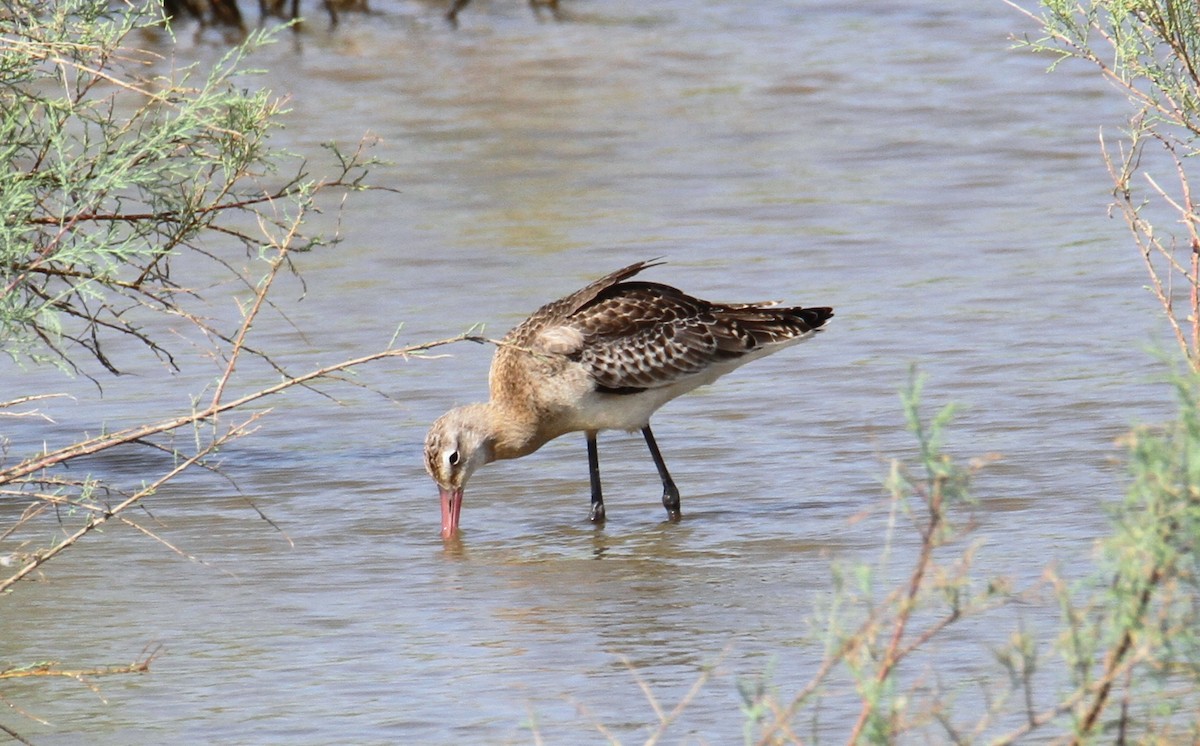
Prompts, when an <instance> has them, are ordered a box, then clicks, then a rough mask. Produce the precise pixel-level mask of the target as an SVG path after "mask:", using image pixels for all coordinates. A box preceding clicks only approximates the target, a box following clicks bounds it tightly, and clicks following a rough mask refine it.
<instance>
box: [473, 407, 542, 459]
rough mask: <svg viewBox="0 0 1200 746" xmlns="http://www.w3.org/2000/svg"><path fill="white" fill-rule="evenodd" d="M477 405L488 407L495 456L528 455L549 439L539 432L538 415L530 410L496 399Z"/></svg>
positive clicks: (494, 457) (487, 414)
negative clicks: (534, 415)
mask: <svg viewBox="0 0 1200 746" xmlns="http://www.w3.org/2000/svg"><path fill="white" fill-rule="evenodd" d="M478 406H481V407H482V408H483V409H484V411H485V417H486V419H487V423H488V433H489V435H490V438H489V440H490V441H491V444H492V460H500V459H506V458H520V457H521V456H527V455H529V454H531V453H533V452H534V451H536V450H537V449H539V448H541V447H542V446H543V445H545V443H546V441H547V440H549V439H548V438H545V437H542V435H541V433H539V431H538V426H537V421H536V418H535V417H532V416H531V413H530V412H529V411H528V410H524V409H522V408H519V407H507V406H505V405H504V404H503V403H501V402H497V401H496V400H494V399H493V400H492V401H489V402H487V403H486V404H482V405H478Z"/></svg>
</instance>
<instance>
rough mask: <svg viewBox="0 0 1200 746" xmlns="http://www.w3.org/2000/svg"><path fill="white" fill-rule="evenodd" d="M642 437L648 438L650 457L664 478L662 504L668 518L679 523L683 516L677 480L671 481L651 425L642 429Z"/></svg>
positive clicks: (659, 474)
mask: <svg viewBox="0 0 1200 746" xmlns="http://www.w3.org/2000/svg"><path fill="white" fill-rule="evenodd" d="M642 435H644V436H646V445H648V446H649V447H650V455H651V456H652V457H653V458H654V466H655V468H657V469H658V476H660V477H662V483H663V498H662V502H663V507H664V508H666V509H667V518H668V519H669V520H672V521H678V520H679V516H681V515H683V513H681V512H680V511H679V488H678V487H676V486H675V480H673V479H671V473H670V472H668V471H667V464H666V462H665V461H663V457H662V454H661V453H659V452H658V443H655V442H654V433H652V432H650V425H646V426H645V427H643V428H642Z"/></svg>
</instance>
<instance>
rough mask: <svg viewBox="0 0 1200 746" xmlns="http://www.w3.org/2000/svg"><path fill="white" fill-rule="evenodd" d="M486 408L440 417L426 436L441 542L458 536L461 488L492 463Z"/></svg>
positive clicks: (473, 406)
mask: <svg viewBox="0 0 1200 746" xmlns="http://www.w3.org/2000/svg"><path fill="white" fill-rule="evenodd" d="M492 459H493V454H492V438H491V435H490V418H489V416H488V411H487V406H486V405H483V404H470V405H468V406H465V407H459V408H457V409H451V410H450V411H449V412H447V413H446V414H444V415H442V416H441V417H439V418H438V419H437V420H436V421H435V422H434V423H433V426H432V427H430V428H429V434H428V435H426V436H425V470H426V471H428V472H429V476H431V477H433V481H435V482H437V484H438V492H439V493H441V500H442V538H443V539H452V538H454V536H455V535H456V534H457V533H458V516H459V513H460V512H461V511H462V499H463V488H465V487H466V486H467V480H468V479H470V478H471V475H472V474H474V473H475V470H476V469H478V468H479V467H481V466H483V465H484V464H486V463H488V462H490V461H492Z"/></svg>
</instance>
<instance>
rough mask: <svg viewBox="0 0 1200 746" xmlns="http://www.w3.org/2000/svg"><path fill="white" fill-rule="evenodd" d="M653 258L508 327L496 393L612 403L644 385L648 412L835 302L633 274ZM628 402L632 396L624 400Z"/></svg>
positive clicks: (556, 402) (816, 325) (798, 335)
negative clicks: (744, 297)
mask: <svg viewBox="0 0 1200 746" xmlns="http://www.w3.org/2000/svg"><path fill="white" fill-rule="evenodd" d="M650 266H654V265H653V264H652V263H649V262H638V263H636V264H632V265H630V266H628V267H625V268H623V269H620V270H618V271H616V272H613V273H611V274H609V275H607V276H605V277H603V278H601V279H599V280H597V281H596V282H593V283H591V284H590V285H588V286H587V287H585V288H583V289H581V290H579V291H577V292H575V293H572V294H571V295H569V296H567V297H565V298H562V299H559V300H557V301H553V302H551V303H548V304H546V305H544V306H542V307H541V308H540V309H538V310H537V311H535V312H534V313H533V314H532V315H531V316H530V317H529V318H528V319H526V320H525V321H524V322H522V323H521V324H520V325H518V326H517V327H516V328H514V329H513V330H512V331H510V332H509V333H508V334H507V335H506V336H505V338H504V340H503V342H502V344H501V346H500V348H499V349H498V350H497V351H496V357H495V359H494V360H493V363H492V376H491V379H492V380H491V383H492V396H493V399H500V400H505V399H507V400H509V401H521V402H523V403H524V404H526V405H528V406H531V407H536V406H538V405H539V403H544V405H545V408H546V409H562V408H563V407H568V408H569V407H571V406H575V405H576V404H575V403H576V402H578V405H579V406H584V405H585V404H587V405H589V406H593V407H595V406H609V407H617V406H619V405H617V404H614V403H612V402H611V400H609V403H608V404H607V405H605V404H604V401H606V397H633V398H637V396H636V395H638V394H643V393H645V394H646V395H645V396H643V397H641V399H642V400H643V401H644V405H643V406H640V407H639V406H634V409H637V410H638V412H637V414H638V416H640V413H641V410H648V411H647V412H646V416H647V417H648V416H649V412H652V411H653V409H656V408H657V407H658V406H661V405H662V404H663V403H665V402H666V401H669V400H670V399H672V398H674V397H675V396H678V395H679V394H681V393H684V392H685V391H688V390H690V389H692V388H695V387H696V386H699V385H702V384H704V383H709V382H711V381H713V380H715V379H716V378H718V377H719V376H721V375H723V374H724V373H727V372H729V371H730V370H733V369H734V368H736V367H739V366H740V365H742V364H744V363H745V362H749V361H750V360H753V359H756V358H758V357H762V356H763V355H766V354H770V353H771V352H774V351H775V350H778V349H781V348H782V347H785V346H789V345H791V344H794V343H797V342H800V341H801V340H803V339H806V338H808V337H810V336H812V335H813V334H814V333H816V332H817V331H818V330H819V329H820V328H821V327H822V326H823V325H824V324H825V322H826V321H827V320H828V319H829V318H830V317H831V316H832V315H833V311H832V309H829V308H802V307H791V308H780V307H777V306H775V305H773V304H770V303H757V304H756V303H748V304H721V303H711V302H709V301H705V300H701V299H699V298H695V297H693V296H690V295H687V294H686V293H684V292H682V291H680V290H678V289H676V288H673V287H671V286H669V285H663V284H659V283H654V282H643V281H628V280H629V278H630V277H632V276H633V275H636V274H637V273H638V272H640V271H642V270H643V269H646V268H647V267H650ZM595 396H599V397H600V400H595V399H594V397H595ZM627 405H634V402H633V401H629V402H624V403H622V405H620V406H627ZM629 416H630V417H633V416H634V415H629Z"/></svg>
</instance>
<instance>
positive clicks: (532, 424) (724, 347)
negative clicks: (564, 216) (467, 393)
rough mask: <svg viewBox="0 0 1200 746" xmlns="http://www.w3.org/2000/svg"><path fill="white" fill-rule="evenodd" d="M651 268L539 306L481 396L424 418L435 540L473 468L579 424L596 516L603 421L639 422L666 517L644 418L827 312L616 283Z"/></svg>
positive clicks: (673, 496)
mask: <svg viewBox="0 0 1200 746" xmlns="http://www.w3.org/2000/svg"><path fill="white" fill-rule="evenodd" d="M653 266H657V263H654V262H637V263H636V264H631V265H629V266H628V267H625V268H624V269H620V270H617V271H616V272H613V273H611V274H609V275H606V276H605V277H602V278H600V279H599V280H597V281H595V282H593V283H592V284H590V285H588V286H587V287H585V288H583V289H582V290H579V291H577V292H575V293H572V294H571V295H568V296H567V297H565V298H562V299H559V300H556V301H553V302H552V303H548V304H546V305H544V306H542V307H541V308H539V309H538V310H537V311H535V312H534V313H533V314H532V315H531V316H530V317H529V318H527V319H526V320H525V321H523V322H522V323H521V324H520V325H518V326H517V327H516V328H514V329H513V330H512V331H510V332H509V333H508V334H507V335H505V337H504V339H503V340H501V343H500V346H499V347H498V349H497V350H496V354H495V357H494V358H493V360H492V368H491V373H490V375H489V388H490V395H491V398H490V400H489V401H488V402H486V403H482V404H470V405H467V406H465V407H459V408H456V409H452V410H450V411H449V412H447V413H446V414H444V415H442V417H440V418H438V420H437V421H436V422H434V424H433V426H432V427H431V428H430V430H429V435H428V437H427V438H426V441H425V466H426V469H427V470H428V471H429V473H430V475H431V476H432V477H433V478H434V480H435V481H436V482H437V483H438V486H439V489H440V491H441V495H442V535H443V537H444V538H450V537H452V536H454V535H455V533H456V532H457V529H458V522H459V521H458V517H459V511H460V510H461V507H462V491H463V488H464V487H465V485H466V483H467V480H468V479H469V478H470V476H471V474H472V473H473V472H474V471H475V470H476V469H478V468H479V467H480V466H482V465H484V464H486V463H489V462H491V461H495V460H497V459H505V458H518V457H520V456H524V455H527V454H529V453H532V452H533V451H536V450H537V449H538V448H540V447H541V446H542V445H544V444H545V443H547V442H548V441H550V440H553V439H554V438H557V437H558V436H560V435H564V434H566V433H570V432H579V431H582V432H584V433H587V437H588V446H589V463H590V467H591V474H592V519H593V520H597V521H598V520H603V518H604V507H603V499H602V497H601V495H600V482H599V472H598V463H597V457H596V448H595V436H596V433H597V432H598V431H600V430H613V429H618V430H639V429H640V430H642V432H643V434H644V435H645V437H646V442H647V444H648V445H649V446H650V450H651V455H652V456H654V460H655V465H656V467H657V468H658V470H659V474H660V476H662V478H663V486H664V495H663V502H664V505H666V507H667V512H668V514H669V515H670V516H671V517H672V518H676V517H678V515H679V505H678V492H677V491H676V490H675V486H674V483H673V482H672V481H671V479H670V475H669V474H668V473H667V471H666V466H665V464H663V462H662V457H661V455H660V454H659V453H658V448H657V445H656V444H655V442H654V439H653V435H652V433H651V432H650V416H651V415H652V414H653V413H654V412H655V410H657V409H658V408H659V407H661V406H662V405H663V404H666V403H667V402H668V401H670V400H671V399H674V398H675V397H677V396H679V395H681V394H684V393H686V392H688V391H691V390H692V389H694V388H696V387H697V386H701V385H703V384H706V383H711V382H712V381H715V380H716V379H717V378H719V377H720V376H722V375H724V374H726V373H728V372H729V371H731V370H733V369H735V368H737V367H739V366H741V365H744V364H745V363H747V362H750V361H751V360H755V359H757V358H760V357H763V356H765V355H769V354H771V353H772V352H775V351H777V350H780V349H782V348H784V347H787V346H790V345H792V344H796V343H798V342H801V341H803V340H805V339H808V338H809V337H811V336H812V335H813V334H815V333H816V332H817V331H819V330H820V329H821V327H822V326H823V325H824V324H825V322H826V321H828V320H829V318H830V317H832V316H833V310H832V309H830V308H825V307H820V308H802V307H799V306H797V307H790V308H785V307H779V306H778V305H777V304H775V303H742V304H723V303H710V302H708V301H705V300H700V299H699V298H694V297H692V296H690V295H687V294H686V293H683V292H682V291H680V290H677V289H676V288H673V287H670V286H669V285H662V284H659V283H654V282H644V281H628V280H629V278H631V277H633V276H634V275H636V274H638V273H639V272H641V271H642V270H644V269H647V268H648V267H653Z"/></svg>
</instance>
